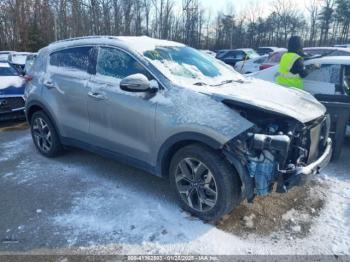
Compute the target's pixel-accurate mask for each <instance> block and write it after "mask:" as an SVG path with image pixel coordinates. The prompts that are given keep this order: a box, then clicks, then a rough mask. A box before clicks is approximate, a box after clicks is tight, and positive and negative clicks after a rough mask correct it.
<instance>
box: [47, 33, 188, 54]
mask: <svg viewBox="0 0 350 262" xmlns="http://www.w3.org/2000/svg"><path fill="white" fill-rule="evenodd" d="M92 43H93V44H105V45H108V44H110V45H116V44H118V45H121V46H124V47H126V48H129V49H131V50H134V51H136V52H139V53H143V52H144V51H147V50H154V49H155V48H156V47H158V46H171V47H175V46H176V47H183V46H185V45H184V44H181V43H177V42H173V41H167V40H161V39H156V38H151V37H148V36H87V37H79V38H71V39H66V40H61V41H58V42H54V43H52V44H50V45H49V49H50V50H53V49H59V48H64V47H69V46H76V45H87V44H92Z"/></svg>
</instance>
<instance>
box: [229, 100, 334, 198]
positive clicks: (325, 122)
mask: <svg viewBox="0 0 350 262" xmlns="http://www.w3.org/2000/svg"><path fill="white" fill-rule="evenodd" d="M230 106H231V107H233V109H235V110H236V111H238V112H239V113H240V114H241V115H242V116H244V117H245V118H246V119H248V120H249V121H251V122H252V123H254V124H255V126H254V127H252V128H250V129H249V130H247V131H246V132H244V133H242V134H241V135H239V136H238V137H236V138H234V139H233V140H231V141H230V142H229V143H227V144H226V145H225V148H224V154H225V155H226V157H227V159H228V160H229V161H230V162H231V163H232V164H233V165H234V167H235V168H236V170H237V172H238V173H239V175H240V177H241V180H242V193H243V194H242V197H243V198H247V199H248V201H252V200H253V199H254V197H255V196H256V195H260V196H265V195H267V194H269V193H270V192H271V191H272V190H273V188H274V185H275V184H276V192H278V193H284V192H287V190H288V189H290V188H292V187H294V186H300V185H303V184H305V182H306V181H308V180H309V179H310V177H312V175H314V174H317V173H319V171H320V170H321V169H323V168H324V167H325V166H326V165H327V164H328V163H329V161H330V159H331V156H332V141H331V139H330V138H329V128H330V118H329V116H328V115H323V116H321V117H319V118H318V119H315V120H313V121H311V122H308V123H301V122H299V121H298V120H295V119H292V118H289V117H287V116H284V115H278V114H275V113H273V112H266V111H262V110H256V109H254V108H249V109H247V108H246V107H240V106H237V105H232V104H231V105H230Z"/></svg>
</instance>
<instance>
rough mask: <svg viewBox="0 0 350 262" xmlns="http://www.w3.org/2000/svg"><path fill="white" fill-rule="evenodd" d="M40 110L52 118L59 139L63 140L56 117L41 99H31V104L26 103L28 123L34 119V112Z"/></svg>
mask: <svg viewBox="0 0 350 262" xmlns="http://www.w3.org/2000/svg"><path fill="white" fill-rule="evenodd" d="M38 111H43V112H44V113H45V114H46V115H47V117H48V118H49V119H50V121H51V123H52V124H53V126H54V128H55V130H56V132H57V134H58V137H59V139H60V140H61V136H60V132H59V129H58V128H57V125H56V121H55V119H54V117H53V116H52V114H51V113H50V111H49V110H48V109H47V107H46V106H45V105H44V104H43V103H41V102H39V101H36V100H35V101H31V102H30V103H29V104H27V105H26V118H27V122H28V124H29V125H30V123H31V119H32V117H33V115H34V113H35V112H38Z"/></svg>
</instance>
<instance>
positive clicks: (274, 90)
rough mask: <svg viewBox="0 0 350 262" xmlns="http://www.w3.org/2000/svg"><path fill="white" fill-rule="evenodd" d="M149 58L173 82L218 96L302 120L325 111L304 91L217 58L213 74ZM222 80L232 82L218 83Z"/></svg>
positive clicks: (316, 116) (313, 117)
mask: <svg viewBox="0 0 350 262" xmlns="http://www.w3.org/2000/svg"><path fill="white" fill-rule="evenodd" d="M149 61H150V62H151V63H152V64H153V65H154V66H155V67H157V68H158V70H160V71H161V72H162V73H163V74H164V75H165V76H166V77H167V78H168V79H170V80H171V81H172V83H173V84H174V85H177V86H181V87H185V88H188V89H191V90H193V91H196V92H199V93H204V94H209V95H213V96H215V97H219V98H220V99H222V100H224V99H225V100H233V101H236V102H241V103H245V104H248V105H252V106H255V107H259V108H262V109H265V110H269V111H273V112H276V113H279V114H283V115H286V116H289V117H291V118H294V119H296V120H298V121H300V122H302V123H306V122H309V121H312V120H314V119H316V118H319V117H320V116H322V115H324V114H325V112H326V108H325V107H324V106H323V105H322V104H321V103H319V102H318V101H317V100H316V99H315V98H314V97H313V96H312V95H311V94H309V93H307V92H304V91H300V90H296V89H294V88H286V87H282V86H279V85H277V84H274V83H270V82H266V81H263V80H259V79H255V78H251V77H245V76H243V75H241V74H239V73H237V72H236V71H235V70H233V69H232V68H231V67H228V66H227V65H224V64H223V63H221V62H219V61H218V60H216V61H215V63H216V65H217V66H218V69H219V70H220V75H218V76H217V77H207V76H205V75H203V74H201V72H200V71H199V70H197V68H195V67H192V66H190V65H185V64H182V65H179V64H177V63H173V62H172V61H163V62H161V61H157V60H150V59H149ZM226 80H233V81H236V82H233V83H229V84H224V85H219V86H218V84H220V83H221V82H223V81H226ZM198 83H202V85H198Z"/></svg>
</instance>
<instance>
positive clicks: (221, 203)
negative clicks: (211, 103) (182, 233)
mask: <svg viewBox="0 0 350 262" xmlns="http://www.w3.org/2000/svg"><path fill="white" fill-rule="evenodd" d="M170 183H171V186H172V189H173V190H174V191H175V194H176V196H177V199H178V201H179V203H180V205H181V207H182V208H183V209H184V210H186V211H188V212H190V213H191V214H193V215H195V216H197V217H199V218H200V219H202V220H204V221H212V222H215V221H217V220H219V219H220V218H221V217H223V216H224V215H226V214H227V213H229V212H230V211H232V209H233V208H234V207H236V206H237V205H238V204H239V199H240V181H239V178H238V175H237V173H236V171H235V170H234V169H233V167H232V166H231V165H230V164H229V163H228V162H227V161H226V160H225V159H224V157H223V156H221V155H220V154H219V153H218V152H216V151H214V150H212V149H211V148H209V147H207V146H204V145H200V144H193V145H189V146H186V147H184V148H182V149H180V150H179V151H178V152H177V153H175V155H174V157H173V158H172V160H171V164H170Z"/></svg>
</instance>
